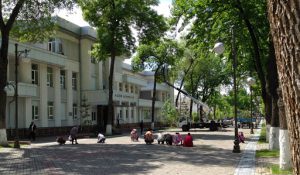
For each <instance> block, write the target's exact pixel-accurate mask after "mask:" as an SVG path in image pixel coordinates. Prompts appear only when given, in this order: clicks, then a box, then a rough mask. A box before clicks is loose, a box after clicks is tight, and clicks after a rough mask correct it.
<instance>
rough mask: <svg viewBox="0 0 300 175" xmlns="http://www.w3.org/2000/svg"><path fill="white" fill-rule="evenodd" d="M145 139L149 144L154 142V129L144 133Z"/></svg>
mask: <svg viewBox="0 0 300 175" xmlns="http://www.w3.org/2000/svg"><path fill="white" fill-rule="evenodd" d="M144 139H145V142H146V144H147V145H148V144H151V143H153V141H154V138H153V133H152V129H148V130H147V132H146V133H145V135H144Z"/></svg>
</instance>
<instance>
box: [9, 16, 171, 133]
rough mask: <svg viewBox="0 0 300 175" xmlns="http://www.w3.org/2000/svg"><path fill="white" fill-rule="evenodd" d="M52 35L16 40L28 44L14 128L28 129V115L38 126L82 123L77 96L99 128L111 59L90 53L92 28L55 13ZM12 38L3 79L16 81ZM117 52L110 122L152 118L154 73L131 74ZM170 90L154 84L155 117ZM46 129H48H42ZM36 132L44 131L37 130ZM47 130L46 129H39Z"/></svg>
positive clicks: (11, 111) (12, 116)
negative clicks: (31, 40) (38, 40)
mask: <svg viewBox="0 0 300 175" xmlns="http://www.w3.org/2000/svg"><path fill="white" fill-rule="evenodd" d="M57 24H58V26H59V29H58V30H57V31H56V32H55V37H53V38H51V39H50V40H49V41H46V42H43V43H26V44H22V43H19V48H18V49H19V50H24V49H25V48H26V49H30V53H29V55H28V58H27V59H26V60H27V61H26V62H25V61H24V60H25V59H23V58H22V56H21V58H20V64H19V69H18V70H19V74H18V75H19V76H18V77H19V83H18V87H19V90H18V94H19V103H18V104H19V107H18V108H19V111H18V114H19V115H18V119H19V120H18V123H19V128H27V127H28V126H29V124H30V122H31V121H32V120H34V121H35V123H36V124H37V126H38V128H39V131H41V130H43V128H44V129H48V130H49V129H54V130H55V128H56V129H57V128H64V127H65V128H68V127H70V126H73V125H80V124H82V123H84V121H83V119H82V117H81V116H82V115H86V114H83V111H82V109H81V105H82V101H83V99H84V101H86V103H88V106H89V109H88V115H87V116H88V117H87V118H85V119H84V120H89V121H91V123H92V124H93V125H98V127H104V125H105V120H104V119H105V116H106V115H108V114H107V104H108V76H109V65H110V60H109V59H108V60H107V61H102V62H99V63H97V62H96V61H95V59H94V58H93V57H91V55H90V50H91V49H92V45H93V43H94V42H95V41H96V32H95V30H93V29H92V28H91V27H79V26H77V25H75V24H73V23H71V22H68V21H66V20H64V19H62V18H59V17H58V18H57ZM14 44H15V41H13V40H11V41H10V43H9V56H8V61H9V63H8V81H12V82H14V81H15V73H14V71H15V50H14V49H15V48H14ZM124 59H125V58H123V57H118V58H116V62H115V72H114V86H113V88H114V89H113V91H114V94H113V99H114V114H113V116H114V118H113V122H114V124H117V122H119V123H120V124H121V126H122V125H123V126H124V127H125V126H126V127H128V126H130V125H137V123H138V122H140V120H144V122H145V123H147V122H151V99H152V87H153V79H154V77H153V75H154V74H153V73H152V72H142V73H133V72H132V70H131V66H130V65H128V64H125V63H123V60H124ZM13 95H14V94H13V89H8V91H7V96H8V98H7V110H6V111H7V115H6V116H7V119H6V122H7V123H6V126H7V129H11V128H15V125H14V124H15V107H14V106H15V105H14V101H13ZM173 97H174V94H173V89H172V88H170V87H168V86H167V85H165V84H158V85H157V101H156V106H155V116H156V118H155V120H156V121H160V120H161V117H162V116H161V114H160V110H161V107H162V106H163V103H164V101H166V99H167V98H172V99H173ZM43 132H48V131H43ZM40 135H43V134H42V133H40ZM44 135H47V133H44Z"/></svg>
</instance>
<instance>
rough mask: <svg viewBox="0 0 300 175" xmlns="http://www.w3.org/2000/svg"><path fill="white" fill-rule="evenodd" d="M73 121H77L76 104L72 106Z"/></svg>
mask: <svg viewBox="0 0 300 175" xmlns="http://www.w3.org/2000/svg"><path fill="white" fill-rule="evenodd" d="M73 119H77V104H73Z"/></svg>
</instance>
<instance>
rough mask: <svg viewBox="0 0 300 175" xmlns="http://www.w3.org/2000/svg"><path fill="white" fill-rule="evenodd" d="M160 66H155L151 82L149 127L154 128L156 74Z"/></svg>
mask: <svg viewBox="0 0 300 175" xmlns="http://www.w3.org/2000/svg"><path fill="white" fill-rule="evenodd" d="M159 69H160V66H158V67H157V69H156V71H155V73H154V83H153V94H152V107H151V129H153V130H154V112H155V101H156V76H157V73H158V70H159Z"/></svg>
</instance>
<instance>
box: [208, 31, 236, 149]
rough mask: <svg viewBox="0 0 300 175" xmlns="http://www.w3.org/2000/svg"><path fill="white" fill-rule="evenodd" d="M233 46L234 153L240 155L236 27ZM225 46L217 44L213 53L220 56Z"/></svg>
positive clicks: (232, 34)
mask: <svg viewBox="0 0 300 175" xmlns="http://www.w3.org/2000/svg"><path fill="white" fill-rule="evenodd" d="M231 39H232V41H231V44H232V46H231V47H232V58H233V90H234V146H233V150H232V152H233V153H240V152H241V149H240V145H239V138H238V126H237V84H236V67H237V58H236V46H235V33H234V27H233V26H232V27H231ZM224 50H225V49H224V45H223V43H221V42H218V43H216V44H215V46H214V48H213V51H214V52H215V53H217V54H218V55H220V54H222V53H223V52H224Z"/></svg>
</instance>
